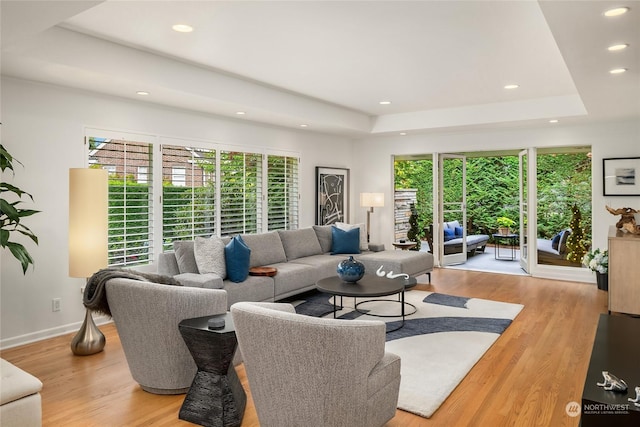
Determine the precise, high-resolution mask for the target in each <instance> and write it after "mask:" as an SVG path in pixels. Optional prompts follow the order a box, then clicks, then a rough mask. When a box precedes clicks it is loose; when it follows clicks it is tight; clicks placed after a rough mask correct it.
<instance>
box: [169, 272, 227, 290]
mask: <svg viewBox="0 0 640 427" xmlns="http://www.w3.org/2000/svg"><path fill="white" fill-rule="evenodd" d="M173 278H174V279H176V280H177V281H178V283H180V284H181V285H182V286H187V287H191V288H207V289H221V288H222V277H220V276H218V275H217V274H216V273H206V274H196V273H181V274H177V275H175V276H173Z"/></svg>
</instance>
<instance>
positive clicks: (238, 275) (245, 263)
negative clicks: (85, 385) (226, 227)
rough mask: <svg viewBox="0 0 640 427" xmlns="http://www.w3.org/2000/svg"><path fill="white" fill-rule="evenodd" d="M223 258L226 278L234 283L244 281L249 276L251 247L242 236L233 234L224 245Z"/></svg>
mask: <svg viewBox="0 0 640 427" xmlns="http://www.w3.org/2000/svg"><path fill="white" fill-rule="evenodd" d="M224 258H225V262H226V266H227V279H229V280H231V281H232V282H235V283H240V282H244V281H245V280H247V276H249V261H250V260H251V249H249V246H247V245H246V243H244V241H243V240H242V237H240V236H235V237H234V238H233V239H231V241H230V242H229V243H227V245H226V246H225V247H224Z"/></svg>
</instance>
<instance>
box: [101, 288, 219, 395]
mask: <svg viewBox="0 0 640 427" xmlns="http://www.w3.org/2000/svg"><path fill="white" fill-rule="evenodd" d="M106 293H107V301H108V302H109V309H110V310H111V314H112V316H113V321H114V323H115V325H116V329H117V330H118V335H119V336H120V342H121V343H122V348H123V349H124V354H125V356H126V358H127V363H128V364H129V370H130V371H131V376H132V377H133V379H134V380H135V381H136V382H137V383H138V384H140V387H142V389H143V390H145V391H148V392H149V393H155V394H180V393H186V392H187V391H188V390H189V387H190V386H191V382H192V381H193V378H194V377H195V375H196V372H197V367H196V364H195V362H194V361H193V358H192V357H191V354H190V353H189V350H188V349H187V346H186V344H185V343H184V340H183V339H182V336H181V335H180V331H179V329H178V324H179V323H180V321H181V320H184V319H189V318H192V317H201V316H207V315H212V314H221V313H225V312H226V311H227V293H226V292H225V291H223V290H221V289H204V288H192V287H186V286H170V285H161V284H157V283H150V282H141V281H137V280H131V279H121V278H117V279H111V280H109V281H108V282H107V283H106ZM107 345H108V344H107Z"/></svg>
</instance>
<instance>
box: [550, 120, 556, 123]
mask: <svg viewBox="0 0 640 427" xmlns="http://www.w3.org/2000/svg"><path fill="white" fill-rule="evenodd" d="M549 123H558V119H551V120H549Z"/></svg>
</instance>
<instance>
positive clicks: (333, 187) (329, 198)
mask: <svg viewBox="0 0 640 427" xmlns="http://www.w3.org/2000/svg"><path fill="white" fill-rule="evenodd" d="M348 218H349V169H343V168H329V167H323V166H316V224H317V225H328V224H333V223H334V222H347V219H348Z"/></svg>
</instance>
